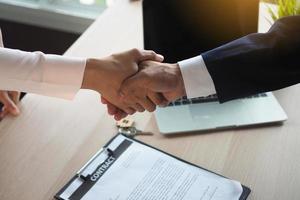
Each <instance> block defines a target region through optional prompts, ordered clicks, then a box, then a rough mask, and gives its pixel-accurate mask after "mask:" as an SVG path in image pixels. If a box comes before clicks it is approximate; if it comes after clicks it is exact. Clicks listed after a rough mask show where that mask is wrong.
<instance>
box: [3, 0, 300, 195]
mask: <svg viewBox="0 0 300 200" xmlns="http://www.w3.org/2000/svg"><path fill="white" fill-rule="evenodd" d="M141 15H142V13H141V3H140V2H135V3H128V1H127V0H121V1H120V2H119V3H118V4H117V5H115V6H114V7H112V8H109V9H108V10H107V11H106V12H105V13H104V14H103V15H102V16H101V17H99V19H98V20H97V21H96V22H95V23H94V24H93V25H92V26H91V27H90V28H89V29H88V30H87V31H86V33H84V35H83V36H82V37H80V39H79V40H78V41H77V42H76V43H75V44H74V45H73V46H72V47H71V48H70V49H69V50H68V52H67V53H66V54H67V55H73V56H87V57H91V56H94V57H101V56H105V55H108V54H111V53H113V52H117V51H122V50H126V49H129V48H132V47H139V48H142V44H143V42H142V41H143V38H142V17H141ZM299 94H300V88H299V86H294V87H291V88H288V89H285V90H282V91H279V92H276V96H277V97H278V99H279V101H280V103H281V105H282V106H283V108H284V110H285V111H286V112H287V114H288V116H289V120H288V121H287V122H286V123H285V124H284V126H269V127H261V128H258V127H257V128H251V129H244V130H229V131H222V132H218V133H208V134H190V135H185V136H174V137H164V136H162V135H160V134H159V133H158V130H157V126H156V123H155V120H154V118H153V115H152V114H149V113H144V114H138V115H136V116H135V119H136V121H137V125H138V127H139V128H141V129H146V130H150V131H152V132H155V133H156V134H155V136H152V137H139V138H138V139H140V140H142V141H144V142H146V143H149V144H151V145H153V146H156V147H158V148H160V149H162V150H165V151H167V152H169V153H172V154H174V155H176V156H178V157H181V158H184V159H186V160H188V161H190V162H193V163H196V164H198V165H201V166H203V167H206V168H208V169H211V170H213V171H215V172H218V173H220V174H223V175H225V176H228V177H230V178H233V179H236V180H239V181H241V182H242V183H243V184H245V185H247V186H250V187H251V189H252V194H251V197H250V199H252V200H299V199H300V190H299V186H300V134H299V130H300V112H299V111H298V109H297V107H299V106H300V103H299V102H300V95H299ZM21 109H22V115H21V116H20V117H18V118H7V119H5V120H4V121H2V122H1V123H0V199H1V200H45V199H53V195H54V194H55V193H56V192H57V191H58V190H59V189H60V188H61V187H62V186H63V185H64V184H65V183H66V182H67V181H68V180H69V178H70V177H72V176H73V175H74V173H76V171H77V170H78V169H79V168H80V167H82V166H83V164H84V163H85V162H86V161H87V160H88V159H89V158H90V157H91V156H92V155H93V154H94V153H95V152H96V151H97V150H98V149H99V148H100V147H101V146H102V145H103V144H104V143H106V142H107V141H108V140H109V139H110V138H111V137H112V136H113V135H114V133H116V128H115V127H114V120H113V119H112V118H111V117H109V116H108V115H107V114H106V111H105V107H104V106H102V105H101V104H100V103H99V96H98V94H96V93H94V92H89V91H81V92H79V94H78V95H77V97H76V99H75V100H74V101H72V102H69V101H65V100H59V99H54V98H48V97H42V96H37V95H33V94H32V95H27V97H26V98H25V99H24V100H23V101H22V103H21Z"/></svg>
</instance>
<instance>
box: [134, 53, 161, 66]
mask: <svg viewBox="0 0 300 200" xmlns="http://www.w3.org/2000/svg"><path fill="white" fill-rule="evenodd" d="M147 60H152V61H157V62H163V61H164V57H163V56H162V55H160V54H157V53H155V52H154V51H148V50H141V51H140V55H139V57H138V59H137V62H139V63H140V62H143V61H147Z"/></svg>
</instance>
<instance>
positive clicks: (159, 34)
mask: <svg viewBox="0 0 300 200" xmlns="http://www.w3.org/2000/svg"><path fill="white" fill-rule="evenodd" d="M258 8H259V0H144V1H143V17H144V19H143V20H144V45H145V49H148V50H154V51H156V52H157V53H161V54H162V55H164V56H165V61H166V62H178V61H180V60H184V59H187V58H191V57H194V56H197V55H200V54H201V53H203V52H205V51H208V50H210V49H213V48H216V47H218V46H221V45H222V44H225V43H227V42H230V41H232V40H234V39H237V38H239V37H242V36H245V35H247V34H249V33H254V32H257V28H258Z"/></svg>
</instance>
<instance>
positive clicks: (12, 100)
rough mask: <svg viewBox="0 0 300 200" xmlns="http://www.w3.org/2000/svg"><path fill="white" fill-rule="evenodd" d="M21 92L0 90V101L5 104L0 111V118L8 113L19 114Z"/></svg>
mask: <svg viewBox="0 0 300 200" xmlns="http://www.w3.org/2000/svg"><path fill="white" fill-rule="evenodd" d="M19 99H20V93H19V92H10V91H0V102H1V103H2V104H3V107H2V110H1V111H0V120H2V119H3V118H4V117H5V116H6V115H7V114H11V115H13V116H18V115H19V114H20V110H19V108H18V107H17V104H18V103H19Z"/></svg>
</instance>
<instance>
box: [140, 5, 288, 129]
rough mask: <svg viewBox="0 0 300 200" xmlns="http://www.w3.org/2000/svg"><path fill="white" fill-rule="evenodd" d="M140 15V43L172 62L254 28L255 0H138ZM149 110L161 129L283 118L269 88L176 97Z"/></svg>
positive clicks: (221, 126)
mask: <svg viewBox="0 0 300 200" xmlns="http://www.w3.org/2000/svg"><path fill="white" fill-rule="evenodd" d="M224 13H226V15H224ZM224 16H225V17H224ZM143 17H144V18H143V20H144V44H145V49H151V50H155V51H156V52H158V53H161V54H162V55H164V56H165V61H166V62H169V63H174V62H178V61H181V60H184V59H187V58H191V57H194V56H197V55H199V54H201V53H202V52H205V51H207V50H210V49H213V48H215V47H218V46H220V45H222V44H224V43H227V42H229V41H232V40H234V39H237V38H239V37H242V36H244V35H247V34H249V33H253V32H257V27H258V25H257V22H258V0H252V1H236V0H226V1H224V0H184V1H182V0H164V1H161V0H144V1H143ZM155 116H156V121H157V124H158V127H159V130H160V132H161V133H162V134H173V133H183V132H193V131H197V132H199V131H206V130H213V129H228V128H236V127H243V126H250V125H258V124H267V123H275V122H282V121H284V120H286V119H287V116H286V114H285V112H284V111H283V109H282V108H281V106H280V105H279V103H278V102H277V100H276V99H275V97H274V96H273V94H272V93H263V94H258V95H255V96H251V97H247V98H243V99H239V100H234V101H230V102H227V103H224V104H220V103H219V102H218V99H217V96H216V95H212V96H209V97H205V98H195V99H186V98H182V99H180V100H177V101H175V102H173V103H171V104H170V105H169V106H168V107H166V108H158V109H157V111H156V112H155Z"/></svg>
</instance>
